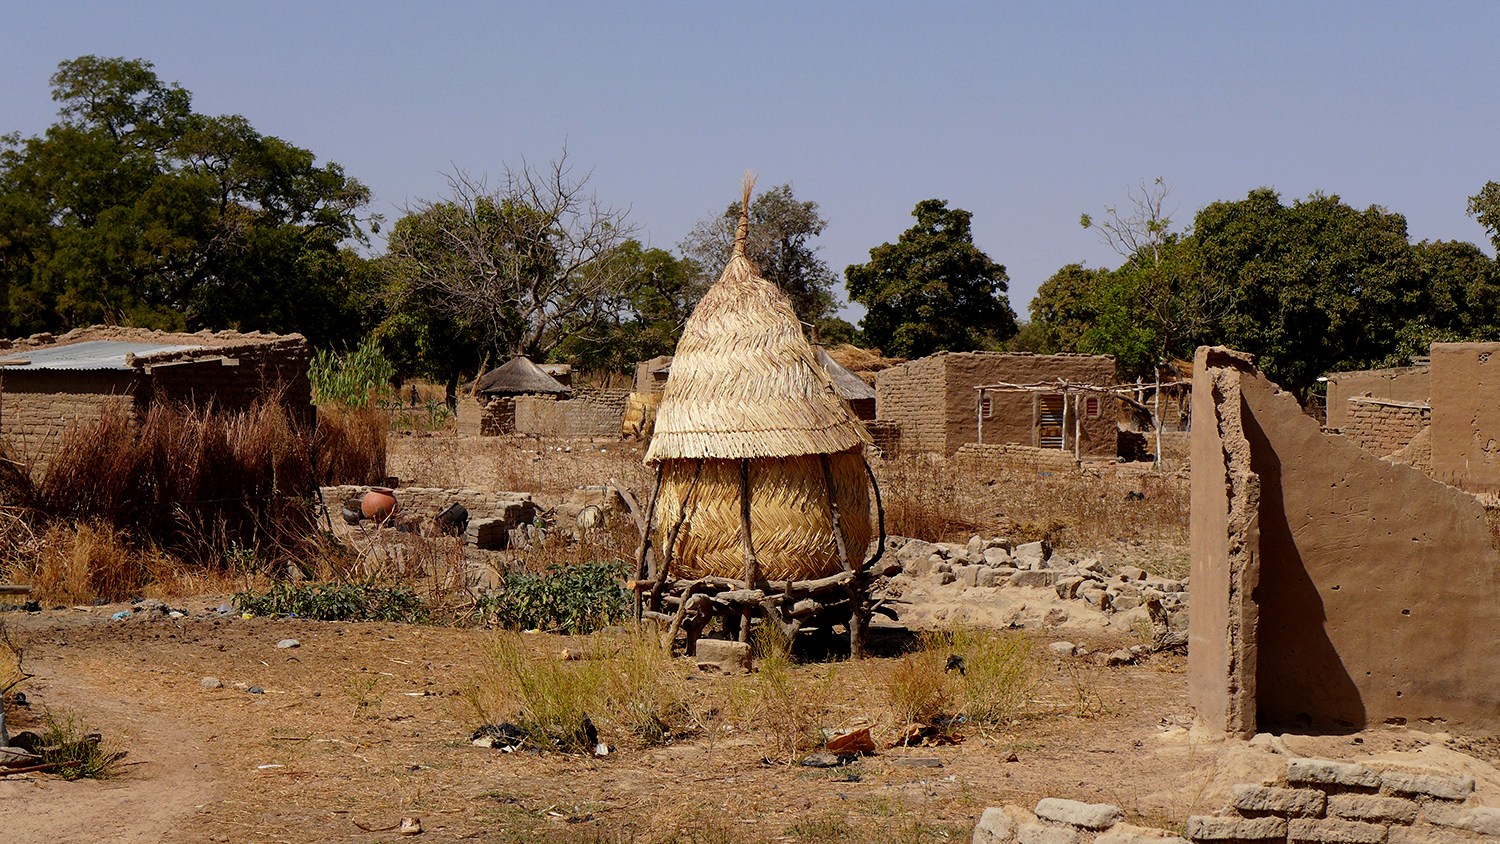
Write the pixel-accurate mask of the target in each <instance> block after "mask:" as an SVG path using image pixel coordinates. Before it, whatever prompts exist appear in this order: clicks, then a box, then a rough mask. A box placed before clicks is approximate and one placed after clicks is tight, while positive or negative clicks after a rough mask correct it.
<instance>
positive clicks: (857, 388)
mask: <svg viewBox="0 0 1500 844" xmlns="http://www.w3.org/2000/svg"><path fill="white" fill-rule="evenodd" d="M816 354H817V356H818V363H821V364H823V368H824V369H825V370H827V371H828V378H829V380H831V381H833V388H834V389H835V390H838V392H839V398H842V399H843V400H844V401H858V400H859V399H873V398H875V388H874V387H871V386H870V385H869V384H866V383H865V380H864V379H863V378H860V377H859V376H858V375H855V374H854V373H853V372H850V371H849V370H847V369H845V368H844V365H843V364H841V363H839V362H838V361H836V360H834V359H833V358H832V357H830V356H829V354H828V352H826V351H824V350H823V347H822V346H818V347H817V351H816Z"/></svg>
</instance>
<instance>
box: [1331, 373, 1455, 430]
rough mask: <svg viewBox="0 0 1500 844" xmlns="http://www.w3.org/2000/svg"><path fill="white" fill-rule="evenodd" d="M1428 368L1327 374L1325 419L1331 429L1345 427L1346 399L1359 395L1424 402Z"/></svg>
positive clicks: (1347, 408)
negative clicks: (1326, 415)
mask: <svg viewBox="0 0 1500 844" xmlns="http://www.w3.org/2000/svg"><path fill="white" fill-rule="evenodd" d="M1429 371H1430V367H1428V366H1427V365H1425V364H1424V365H1422V366H1401V367H1395V368H1392V369H1362V370H1358V371H1354V372H1330V373H1328V402H1327V407H1328V420H1327V422H1326V424H1327V426H1328V427H1330V428H1340V429H1342V428H1344V427H1346V425H1345V423H1346V422H1347V421H1348V412H1349V411H1350V410H1351V409H1352V406H1351V405H1350V404H1349V399H1351V398H1356V397H1359V396H1367V397H1370V398H1377V399H1387V400H1390V401H1398V402H1425V401H1427V396H1428V395H1429V394H1430V393H1431V378H1430V376H1429Z"/></svg>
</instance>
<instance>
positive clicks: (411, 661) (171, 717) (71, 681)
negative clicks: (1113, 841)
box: [0, 596, 1500, 842]
mask: <svg viewBox="0 0 1500 844" xmlns="http://www.w3.org/2000/svg"><path fill="white" fill-rule="evenodd" d="M223 600H224V596H208V597H197V598H192V599H188V600H187V601H184V602H177V603H179V604H184V605H185V608H186V609H188V610H190V611H194V612H195V613H197V614H199V616H198V617H190V618H186V619H180V620H176V621H173V620H168V619H162V620H159V621H154V622H145V621H111V620H110V619H109V616H110V614H111V613H112V612H114V611H115V610H117V609H119V608H120V606H104V607H97V608H92V609H90V610H87V611H85V610H78V609H64V610H48V611H45V612H41V613H33V614H22V613H9V614H7V615H6V617H5V620H6V622H7V625H8V626H9V627H10V629H11V630H12V632H13V633H15V634H16V635H17V636H18V637H19V638H20V639H21V640H22V641H23V642H25V643H26V645H27V648H26V664H27V667H28V669H29V670H30V671H32V672H34V673H35V675H36V676H35V678H34V679H32V680H31V681H30V682H29V683H28V684H27V686H26V689H27V691H28V697H29V698H30V709H29V710H26V709H20V710H17V709H15V708H12V712H13V715H12V723H11V727H12V731H13V732H14V731H15V730H18V729H25V728H27V726H28V725H27V723H26V719H27V718H28V714H29V715H30V717H31V718H32V719H33V720H34V719H35V718H36V717H37V716H38V714H39V713H40V712H41V711H43V710H44V709H45V708H50V709H51V710H52V711H53V712H54V713H60V712H71V713H75V714H77V715H79V716H81V717H83V718H84V719H85V720H86V722H87V724H88V726H89V728H90V729H93V730H97V731H99V732H102V733H103V734H104V735H105V736H106V741H107V742H108V743H111V744H113V745H115V746H117V747H119V748H121V749H124V750H128V751H129V755H128V757H126V760H125V762H126V764H125V766H124V767H122V769H121V770H120V773H119V776H118V777H117V778H115V779H112V780H109V781H105V782H90V781H83V782H64V781H61V780H58V779H55V778H50V777H47V776H45V775H31V776H22V777H15V778H11V779H7V780H3V781H0V829H3V830H5V831H6V835H5V840H6V841H8V842H31V841H35V842H71V841H80V842H81V841H131V842H134V841H141V842H145V841H167V842H198V841H236V842H238V841H254V842H262V841H265V842H277V841H294V842H304V841H350V842H355V841H359V842H365V841H390V840H397V837H398V836H397V834H396V833H395V832H394V831H366V829H364V828H369V829H371V830H379V829H380V828H382V827H387V826H390V825H391V824H394V823H396V822H397V821H398V820H399V819H400V818H402V817H419V818H421V821H422V825H423V828H424V833H423V835H422V836H421V838H420V839H417V840H425V841H450V840H451V841H460V840H462V841H532V840H555V841H573V840H585V841H642V842H646V841H672V840H677V841H702V842H708V841H775V840H781V841H825V840H858V841H864V840H869V841H888V840H897V841H899V840H907V841H944V840H967V837H968V834H969V830H971V829H972V827H973V824H974V822H975V820H976V819H977V817H978V816H979V814H980V813H981V812H982V811H983V809H984V807H985V806H987V805H997V804H1000V803H1003V802H1015V803H1020V804H1024V805H1031V804H1034V803H1035V801H1036V800H1037V799H1038V798H1040V797H1043V796H1064V797H1070V798H1077V799H1083V800H1088V801H1095V802H1098V801H1103V802H1112V803H1116V804H1118V805H1120V806H1122V807H1123V808H1125V810H1126V811H1127V812H1128V813H1130V814H1132V815H1133V816H1134V817H1135V819H1136V820H1137V821H1138V822H1145V823H1148V824H1153V825H1161V826H1168V827H1171V826H1175V825H1177V824H1179V823H1180V822H1181V821H1182V820H1183V819H1185V818H1186V817H1187V815H1188V814H1191V813H1193V812H1201V811H1205V810H1212V809H1214V808H1216V807H1217V806H1218V805H1220V804H1222V803H1223V802H1224V801H1223V796H1224V794H1225V792H1226V790H1227V788H1228V785H1229V784H1231V783H1232V782H1243V781H1253V780H1258V779H1260V778H1261V777H1262V776H1265V775H1267V774H1268V773H1271V772H1273V771H1274V768H1275V766H1276V765H1277V764H1278V761H1277V760H1278V759H1279V758H1282V757H1277V756H1276V755H1274V753H1272V752H1271V751H1272V750H1274V749H1275V748H1268V747H1267V746H1266V743H1264V742H1262V747H1260V748H1255V747H1252V746H1250V745H1246V744H1245V743H1242V742H1231V743H1222V742H1219V743H1213V742H1202V741H1198V740H1195V739H1194V738H1193V737H1192V735H1191V734H1190V733H1188V732H1187V731H1186V730H1184V729H1183V728H1184V727H1185V726H1186V725H1187V724H1188V723H1189V712H1188V708H1187V706H1186V701H1185V694H1186V691H1185V685H1186V683H1185V681H1186V676H1185V673H1184V667H1183V662H1182V659H1181V658H1180V657H1156V658H1152V659H1150V660H1148V661H1147V662H1146V663H1144V664H1141V665H1135V666H1123V667H1115V668H1108V669H1105V668H1098V667H1095V666H1093V665H1092V663H1090V662H1088V661H1086V660H1077V659H1070V660H1055V659H1053V658H1051V657H1050V655H1047V654H1046V651H1045V649H1040V655H1039V656H1038V657H1037V662H1036V667H1037V671H1038V675H1039V683H1038V685H1037V687H1036V688H1035V690H1034V693H1033V703H1032V704H1031V705H1030V706H1029V707H1028V714H1027V715H1026V716H1025V717H1023V718H1021V719H1019V720H1017V721H1015V722H1013V723H1011V724H1009V725H1007V726H1006V727H1004V728H1003V729H1001V730H999V731H997V732H995V733H994V734H991V735H981V734H975V733H971V734H969V735H966V736H965V739H964V740H963V741H962V742H961V743H959V744H957V745H953V746H944V747H935V748H934V747H923V748H910V749H906V748H898V749H882V750H881V751H880V752H879V753H878V754H877V755H874V756H870V757H867V758H865V759H863V760H862V761H860V762H858V763H856V764H855V765H853V766H851V767H847V768H842V769H830V770H816V769H809V768H803V767H799V766H795V765H791V764H788V763H787V760H786V759H785V756H784V754H780V757H781V758H778V759H776V760H774V761H770V760H767V758H766V757H768V756H777V755H778V754H777V753H776V751H775V749H774V748H773V746H772V745H773V743H772V742H770V741H769V739H768V737H766V736H763V735H757V734H754V733H753V732H752V731H747V730H745V729H735V728H734V725H733V724H721V725H719V727H718V729H717V730H703V731H700V732H699V733H698V734H696V735H690V736H687V737H685V738H683V739H681V740H680V741H677V742H675V743H672V744H669V745H666V746H658V747H640V746H638V745H631V744H630V743H628V742H624V741H622V742H620V743H619V744H618V745H617V751H616V752H615V753H613V754H611V755H609V756H607V757H604V758H591V757H584V756H574V755H566V754H556V753H553V754H546V755H539V754H535V753H524V752H523V753H515V754H506V753H503V752H500V751H498V750H492V749H486V748H480V747H475V746H472V745H471V744H469V743H468V741H467V740H466V738H467V733H468V731H469V730H470V729H471V727H472V725H473V723H474V717H473V715H472V713H471V712H470V711H469V710H468V708H467V706H466V705H465V704H464V702H463V696H462V692H463V690H464V689H465V688H467V687H469V686H470V685H471V684H473V683H474V682H475V681H476V679H477V678H479V677H481V676H482V664H483V662H484V661H485V658H486V657H485V648H486V644H487V642H489V641H491V640H492V639H493V637H495V636H497V635H500V634H497V633H494V632H490V631H484V630H462V629H453V628H441V627H414V626H404V625H393V624H379V623H337V622H309V621H302V620H296V619H266V618H255V619H249V620H243V619H238V618H233V617H222V616H217V615H205V614H203V610H204V609H205V608H206V607H210V606H218V605H219V603H220V602H221V601H223ZM286 638H296V639H298V640H299V641H300V642H301V646H300V647H297V648H295V649H278V648H277V647H276V644H277V642H278V641H279V640H282V639H286ZM526 640H527V643H528V645H529V646H531V647H532V648H534V649H535V651H536V652H537V653H539V654H542V655H547V654H556V653H558V652H559V651H560V650H561V649H562V648H563V647H565V646H568V645H569V644H570V643H569V642H568V641H567V640H565V639H564V638H563V637H557V636H550V635H545V634H535V635H532V636H528V637H526ZM1091 644H1093V645H1096V646H1099V647H1103V646H1106V645H1110V644H1118V641H1114V642H1111V641H1103V640H1101V641H1098V642H1094V643H1091ZM897 663H898V660H897V659H896V658H894V657H881V658H874V659H870V660H867V661H865V662H863V663H847V662H845V663H816V664H809V665H803V666H800V667H798V668H796V669H795V671H794V676H795V677H797V679H798V680H799V682H806V683H809V684H814V685H815V686H816V687H817V688H819V689H825V690H826V691H825V692H824V693H823V694H825V695H826V696H827V698H828V699H827V700H826V701H824V703H825V704H826V707H827V712H826V717H827V719H828V722H829V723H828V726H830V727H841V726H851V725H854V724H858V723H861V722H866V723H868V722H869V718H868V717H867V715H868V713H869V712H871V711H873V710H874V709H876V708H877V706H876V701H873V700H872V698H874V697H878V694H879V693H878V692H877V691H876V690H877V689H878V688H879V686H880V681H881V678H882V677H883V676H884V675H886V674H887V673H888V672H889V671H891V670H892V669H893V667H895V666H896V664H897ZM830 674H831V675H832V677H831V679H830ZM206 676H212V677H218V678H220V679H221V680H222V681H223V683H224V685H223V687H222V688H218V689H212V690H204V689H203V688H201V687H200V681H201V680H202V678H204V677H206ZM757 681H758V677H757V675H750V676H748V677H740V678H731V677H726V676H724V675H718V674H713V675H709V674H703V675H699V677H698V679H697V680H696V681H695V682H697V683H701V684H702V685H703V688H704V689H705V690H706V691H705V694H707V693H710V692H712V691H713V690H714V687H715V684H728V683H755V682H757ZM251 686H256V687H259V688H261V689H263V690H264V692H265V693H264V694H252V693H250V692H249V687H251ZM725 726H728V727H729V728H730V729H729V730H725V729H724V727H725ZM876 737H877V739H878V738H881V737H882V735H881V730H879V729H877V731H876ZM887 737H888V733H887ZM609 738H610V739H611V740H613V739H614V737H609ZM1445 738H1449V737H1446V736H1437V737H1433V736H1430V735H1428V734H1425V733H1420V732H1417V731H1415V730H1406V729H1381V730H1372V731H1367V732H1365V733H1362V734H1360V735H1358V736H1338V737H1322V738H1313V737H1296V736H1288V737H1286V738H1285V739H1283V740H1282V741H1283V742H1284V743H1285V745H1290V751H1291V752H1296V753H1299V754H1315V755H1322V756H1332V757H1348V758H1352V757H1358V756H1366V755H1370V754H1375V753H1383V752H1390V751H1407V752H1414V751H1419V750H1422V749H1423V748H1424V747H1425V748H1427V749H1428V750H1429V751H1442V752H1444V753H1449V754H1451V755H1452V756H1455V757H1456V756H1457V754H1456V753H1453V751H1452V750H1450V749H1447V747H1445V746H1444V745H1445V742H1444V739H1445ZM1487 741H1488V740H1486V739H1482V738H1481V739H1479V740H1477V741H1475V740H1472V739H1463V738H1459V737H1453V739H1452V741H1448V742H1446V745H1447V746H1448V747H1451V746H1454V745H1457V746H1461V747H1466V748H1468V749H1470V751H1471V752H1475V751H1476V749H1477V751H1478V752H1479V753H1480V755H1483V754H1484V753H1485V752H1486V751H1487V750H1492V749H1493V744H1492V743H1487ZM883 744H884V742H882V746H883ZM1281 750H1282V752H1287V747H1286V746H1283V747H1282V748H1281ZM1462 758H1465V759H1467V758H1468V757H1462ZM1469 761H1471V762H1473V764H1474V765H1476V766H1482V768H1483V769H1484V770H1483V771H1481V776H1480V781H1481V797H1484V796H1485V794H1486V793H1488V794H1489V799H1488V801H1487V802H1491V805H1494V804H1495V803H1494V800H1495V797H1496V795H1497V794H1500V772H1496V771H1495V770H1494V768H1492V767H1489V766H1488V765H1487V764H1485V763H1481V762H1478V761H1476V760H1469ZM1486 772H1487V773H1486ZM361 825H362V826H363V827H364V828H362V826H361Z"/></svg>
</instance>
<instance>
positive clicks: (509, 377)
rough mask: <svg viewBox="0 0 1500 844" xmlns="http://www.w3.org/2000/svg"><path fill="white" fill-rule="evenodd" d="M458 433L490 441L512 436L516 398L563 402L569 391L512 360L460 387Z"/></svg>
mask: <svg viewBox="0 0 1500 844" xmlns="http://www.w3.org/2000/svg"><path fill="white" fill-rule="evenodd" d="M463 392H464V393H465V397H464V398H462V399H460V400H459V403H458V432H459V433H460V434H465V435H469V436H486V437H493V436H499V435H505V434H513V433H515V432H516V397H517V396H536V395H541V396H556V397H558V398H563V397H565V396H567V395H568V394H569V393H570V392H571V391H570V390H569V388H568V387H567V386H566V385H564V384H563V383H561V382H560V381H558V380H557V379H556V378H553V377H552V376H551V375H548V374H547V373H546V372H544V371H542V368H541V367H540V366H537V365H536V364H534V363H532V362H531V361H530V360H529V359H527V358H525V357H515V358H512V359H510V360H509V361H506V362H505V363H504V364H503V365H501V366H498V367H496V368H494V369H492V370H490V371H489V372H486V373H485V374H483V375H481V376H479V377H478V378H476V379H475V380H474V381H473V382H472V383H470V384H466V385H464V387H463Z"/></svg>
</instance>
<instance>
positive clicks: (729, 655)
mask: <svg viewBox="0 0 1500 844" xmlns="http://www.w3.org/2000/svg"><path fill="white" fill-rule="evenodd" d="M695 650H696V652H695V653H694V655H693V661H694V663H695V664H697V666H698V668H699V669H700V670H716V671H722V672H724V673H725V674H739V673H749V671H750V668H751V665H752V659H751V655H750V645H749V644H748V643H746V642H731V641H729V640H727V639H699V640H698V643H697V648H696V649H695Z"/></svg>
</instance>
